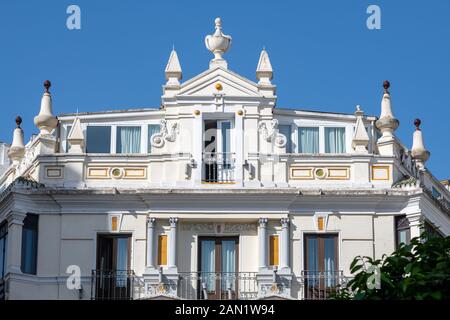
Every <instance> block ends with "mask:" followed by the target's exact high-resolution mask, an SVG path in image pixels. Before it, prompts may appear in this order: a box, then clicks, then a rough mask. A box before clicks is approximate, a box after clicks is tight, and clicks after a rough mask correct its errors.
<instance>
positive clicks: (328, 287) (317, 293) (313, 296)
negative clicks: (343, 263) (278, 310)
mask: <svg viewBox="0 0 450 320" xmlns="http://www.w3.org/2000/svg"><path fill="white" fill-rule="evenodd" d="M347 280H348V279H347V278H346V277H345V276H344V275H343V272H342V271H311V270H305V271H302V274H301V282H302V284H303V286H302V289H303V294H302V298H303V299H304V300H326V299H329V298H330V297H331V296H332V295H333V294H335V293H337V291H338V290H339V288H340V287H342V286H345V285H346V283H347Z"/></svg>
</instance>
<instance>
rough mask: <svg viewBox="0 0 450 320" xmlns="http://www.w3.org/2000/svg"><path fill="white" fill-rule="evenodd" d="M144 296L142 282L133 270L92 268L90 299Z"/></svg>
mask: <svg viewBox="0 0 450 320" xmlns="http://www.w3.org/2000/svg"><path fill="white" fill-rule="evenodd" d="M143 296H144V282H143V280H142V279H141V278H140V277H137V276H136V275H135V274H134V271H133V270H92V277H91V299H93V300H133V299H140V298H142V297H143Z"/></svg>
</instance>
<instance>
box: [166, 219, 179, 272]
mask: <svg viewBox="0 0 450 320" xmlns="http://www.w3.org/2000/svg"><path fill="white" fill-rule="evenodd" d="M169 223H170V231H169V239H168V240H169V241H168V242H169V243H168V244H169V248H168V251H169V252H168V254H169V256H168V259H167V266H168V267H169V268H176V266H177V260H176V259H177V224H178V218H170V219H169Z"/></svg>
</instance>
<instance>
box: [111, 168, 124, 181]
mask: <svg viewBox="0 0 450 320" xmlns="http://www.w3.org/2000/svg"><path fill="white" fill-rule="evenodd" d="M111 177H112V178H113V179H122V177H123V169H121V168H111Z"/></svg>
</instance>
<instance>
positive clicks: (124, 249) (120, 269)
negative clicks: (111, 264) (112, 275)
mask: <svg viewBox="0 0 450 320" xmlns="http://www.w3.org/2000/svg"><path fill="white" fill-rule="evenodd" d="M128 242H129V240H128V238H117V248H116V250H117V252H116V257H117V278H116V287H119V288H123V287H126V286H127V274H128Z"/></svg>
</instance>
